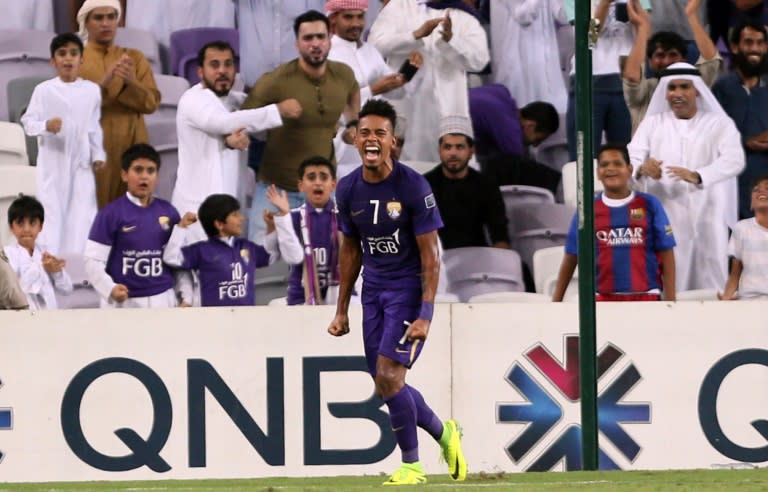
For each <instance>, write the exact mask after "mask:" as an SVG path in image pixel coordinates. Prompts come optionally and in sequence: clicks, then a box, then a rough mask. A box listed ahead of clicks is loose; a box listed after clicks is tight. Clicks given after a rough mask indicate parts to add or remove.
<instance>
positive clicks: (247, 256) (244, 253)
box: [240, 248, 251, 263]
mask: <svg viewBox="0 0 768 492" xmlns="http://www.w3.org/2000/svg"><path fill="white" fill-rule="evenodd" d="M240 258H242V259H243V261H244V262H246V263H248V261H249V260H250V259H251V253H249V252H248V250H247V249H245V248H243V249H241V250H240Z"/></svg>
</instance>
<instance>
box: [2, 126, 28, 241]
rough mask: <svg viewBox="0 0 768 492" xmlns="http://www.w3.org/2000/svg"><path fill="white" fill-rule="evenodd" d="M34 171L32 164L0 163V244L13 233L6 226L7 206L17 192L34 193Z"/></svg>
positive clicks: (10, 239)
mask: <svg viewBox="0 0 768 492" xmlns="http://www.w3.org/2000/svg"><path fill="white" fill-rule="evenodd" d="M3 133H5V132H4V131H3V130H2V129H0V135H2V134H3ZM35 171H36V169H35V168H34V167H32V166H26V165H24V166H3V165H0V224H1V225H0V245H6V244H9V243H10V242H11V241H13V234H11V230H10V229H9V228H8V207H10V205H11V202H13V201H14V200H15V199H16V198H18V196H19V194H24V195H34V194H35V190H36V180H35V179H36V178H35Z"/></svg>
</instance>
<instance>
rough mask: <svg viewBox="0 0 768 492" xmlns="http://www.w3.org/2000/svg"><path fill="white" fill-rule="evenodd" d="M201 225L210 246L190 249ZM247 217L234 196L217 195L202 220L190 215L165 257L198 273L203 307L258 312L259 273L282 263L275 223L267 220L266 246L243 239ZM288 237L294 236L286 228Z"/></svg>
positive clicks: (197, 245) (208, 201) (206, 202)
mask: <svg viewBox="0 0 768 492" xmlns="http://www.w3.org/2000/svg"><path fill="white" fill-rule="evenodd" d="M197 220H200V225H202V227H203V230H204V231H205V233H206V234H207V235H208V240H207V241H198V242H195V243H193V244H191V245H188V246H187V245H185V243H186V242H187V239H188V238H189V237H191V236H193V234H192V233H191V231H189V229H187V226H189V225H190V224H194V223H195V222H196V221H197ZM243 220H245V217H244V216H243V214H242V213H241V212H240V203H239V202H238V201H237V199H236V198H235V197H233V196H231V195H225V194H214V195H210V196H208V198H206V199H205V200H204V201H203V203H202V204H201V205H200V209H199V210H198V215H197V216H195V214H194V213H192V212H187V213H185V214H184V217H183V218H182V219H181V222H179V224H178V227H175V228H174V229H173V233H172V234H171V238H170V240H169V241H168V245H167V247H166V249H165V253H164V254H163V260H165V262H166V263H167V264H168V265H171V266H173V267H177V268H183V269H186V270H195V271H196V272H197V274H198V276H199V279H200V299H201V303H202V305H203V306H253V305H254V304H255V303H256V293H255V289H254V283H253V280H254V273H255V270H256V269H257V268H261V267H265V266H268V265H270V264H271V263H273V262H274V261H275V260H276V259H277V258H278V257H279V254H280V252H279V250H278V247H277V242H278V239H277V233H276V232H275V222H274V221H273V220H271V218H268V217H266V216H265V222H266V223H267V235H266V237H265V243H264V246H261V245H259V244H256V243H254V242H251V241H249V240H248V239H245V238H242V237H239V236H240V235H241V234H242V232H243ZM283 228H284V230H283V234H284V235H285V234H291V231H290V229H287V228H286V227H285V226H283Z"/></svg>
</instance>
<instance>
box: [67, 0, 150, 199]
mask: <svg viewBox="0 0 768 492" xmlns="http://www.w3.org/2000/svg"><path fill="white" fill-rule="evenodd" d="M120 15H121V7H120V2H119V1H118V0H86V1H85V2H84V3H83V6H82V7H80V10H79V11H78V12H77V22H78V24H79V25H80V37H81V38H82V39H83V41H84V42H85V53H84V56H83V66H82V70H81V72H80V74H81V76H82V77H83V78H84V79H86V80H90V81H92V82H96V83H97V84H99V85H100V86H101V97H102V100H101V127H102V129H103V130H104V148H105V149H106V152H107V165H106V166H104V167H103V168H102V169H101V170H99V171H97V172H96V196H97V200H98V205H99V208H102V207H104V206H105V205H107V204H108V203H109V202H111V201H112V200H114V199H116V198H118V197H120V196H122V195H123V194H125V191H126V188H125V183H124V182H123V181H122V178H121V171H120V159H121V156H122V155H123V152H125V150H126V149H127V148H128V147H130V146H132V145H133V144H136V143H140V142H147V141H148V140H149V137H148V135H147V127H146V125H145V124H144V115H145V114H149V113H153V112H154V111H155V110H156V109H157V108H158V106H159V105H160V92H159V91H158V90H157V86H156V85H155V78H154V77H153V75H152V66H151V65H150V64H149V62H148V61H147V59H146V58H145V57H144V55H143V54H142V53H141V52H139V51H137V50H134V49H130V48H122V47H120V46H117V45H115V44H114V40H115V35H116V34H117V24H118V22H119V21H120Z"/></svg>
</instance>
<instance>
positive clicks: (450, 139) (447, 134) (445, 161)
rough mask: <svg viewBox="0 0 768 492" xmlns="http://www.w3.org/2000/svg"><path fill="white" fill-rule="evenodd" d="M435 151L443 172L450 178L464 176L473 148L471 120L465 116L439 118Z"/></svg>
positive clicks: (467, 170)
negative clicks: (438, 136) (438, 156)
mask: <svg viewBox="0 0 768 492" xmlns="http://www.w3.org/2000/svg"><path fill="white" fill-rule="evenodd" d="M439 135H440V138H439V139H438V141H437V152H438V154H439V155H440V166H441V167H442V170H443V174H444V175H445V176H446V177H448V178H451V179H461V178H464V177H465V176H466V175H467V173H468V172H469V169H468V166H469V160H470V159H471V158H472V154H473V153H474V150H475V141H474V133H473V130H472V120H470V119H469V118H468V117H466V116H459V115H454V116H445V117H443V119H442V120H440V130H439Z"/></svg>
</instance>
